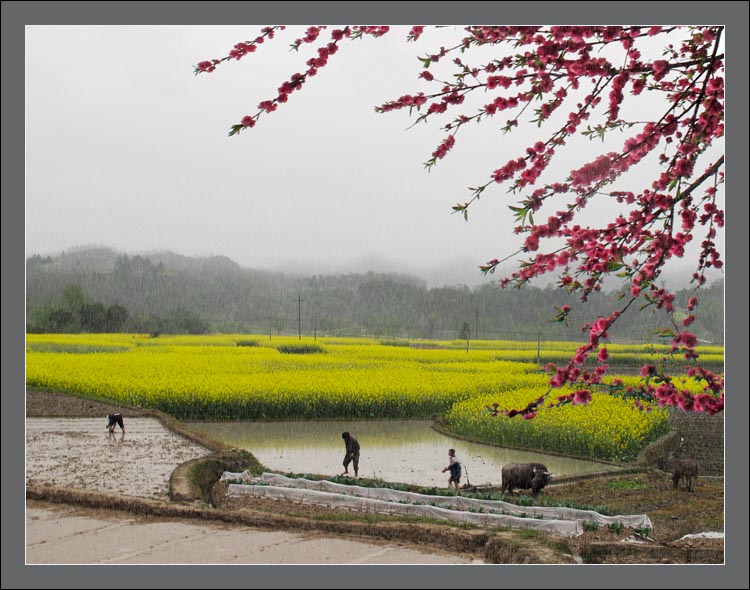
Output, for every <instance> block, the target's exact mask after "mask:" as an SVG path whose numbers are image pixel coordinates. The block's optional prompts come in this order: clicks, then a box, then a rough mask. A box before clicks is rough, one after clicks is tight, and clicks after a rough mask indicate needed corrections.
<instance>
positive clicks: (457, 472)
mask: <svg viewBox="0 0 750 590" xmlns="http://www.w3.org/2000/svg"><path fill="white" fill-rule="evenodd" d="M448 459H449V463H448V467H446V468H445V469H443V473H445V472H446V471H450V472H451V476H450V477H449V478H448V488H449V489H450V487H451V484H453V485H454V486H455V488H456V491H458V484H459V482H460V481H461V463H460V462H459V461H458V457H456V450H455V449H448Z"/></svg>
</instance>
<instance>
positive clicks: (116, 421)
mask: <svg viewBox="0 0 750 590" xmlns="http://www.w3.org/2000/svg"><path fill="white" fill-rule="evenodd" d="M117 425H119V426H120V429H121V430H122V433H123V434H125V424H124V422H123V421H122V414H120V412H116V413H114V414H107V430H109V431H110V432H114V431H115V426H117Z"/></svg>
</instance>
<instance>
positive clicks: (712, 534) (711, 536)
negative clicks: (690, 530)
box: [677, 532, 724, 541]
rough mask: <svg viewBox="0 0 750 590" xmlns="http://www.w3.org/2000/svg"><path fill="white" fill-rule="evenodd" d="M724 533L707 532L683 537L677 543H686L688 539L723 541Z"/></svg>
mask: <svg viewBox="0 0 750 590" xmlns="http://www.w3.org/2000/svg"><path fill="white" fill-rule="evenodd" d="M723 538H724V533H716V532H708V533H695V534H692V535H685V536H684V537H680V538H679V539H677V540H678V541H688V540H690V539H723Z"/></svg>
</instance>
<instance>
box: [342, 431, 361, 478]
mask: <svg viewBox="0 0 750 590" xmlns="http://www.w3.org/2000/svg"><path fill="white" fill-rule="evenodd" d="M341 438H343V439H344V444H345V445H346V455H344V472H343V473H342V474H341V475H349V463H352V464H353V465H354V477H358V476H359V443H358V442H357V439H356V438H354V437H353V436H352V435H351V434H349V433H348V432H344V433H343V434H342V435H341Z"/></svg>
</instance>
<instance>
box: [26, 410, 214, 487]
mask: <svg viewBox="0 0 750 590" xmlns="http://www.w3.org/2000/svg"><path fill="white" fill-rule="evenodd" d="M105 423H106V420H105V418H104V416H102V417H101V418H98V419H97V418H27V420H26V481H27V483H29V484H51V485H55V486H62V487H73V488H79V489H85V490H95V491H100V492H114V493H117V494H123V495H126V496H140V497H150V498H161V499H166V498H167V494H168V491H169V476H170V475H171V474H172V471H174V470H175V468H176V467H177V466H178V465H179V464H180V463H183V462H185V461H189V460H190V459H195V458H197V457H201V456H204V455H208V454H209V453H210V451H209V450H208V449H205V448H203V447H201V446H199V445H197V444H195V443H193V442H190V441H188V440H186V439H184V438H182V437H181V436H179V435H177V434H174V433H173V432H170V431H169V430H167V429H166V428H164V426H162V424H161V423H160V422H159V421H158V420H157V419H156V418H130V417H129V418H127V420H126V422H125V434H124V435H123V434H122V433H120V431H119V428H117V430H116V431H115V433H114V434H109V432H108V431H107V430H106V428H105Z"/></svg>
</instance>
